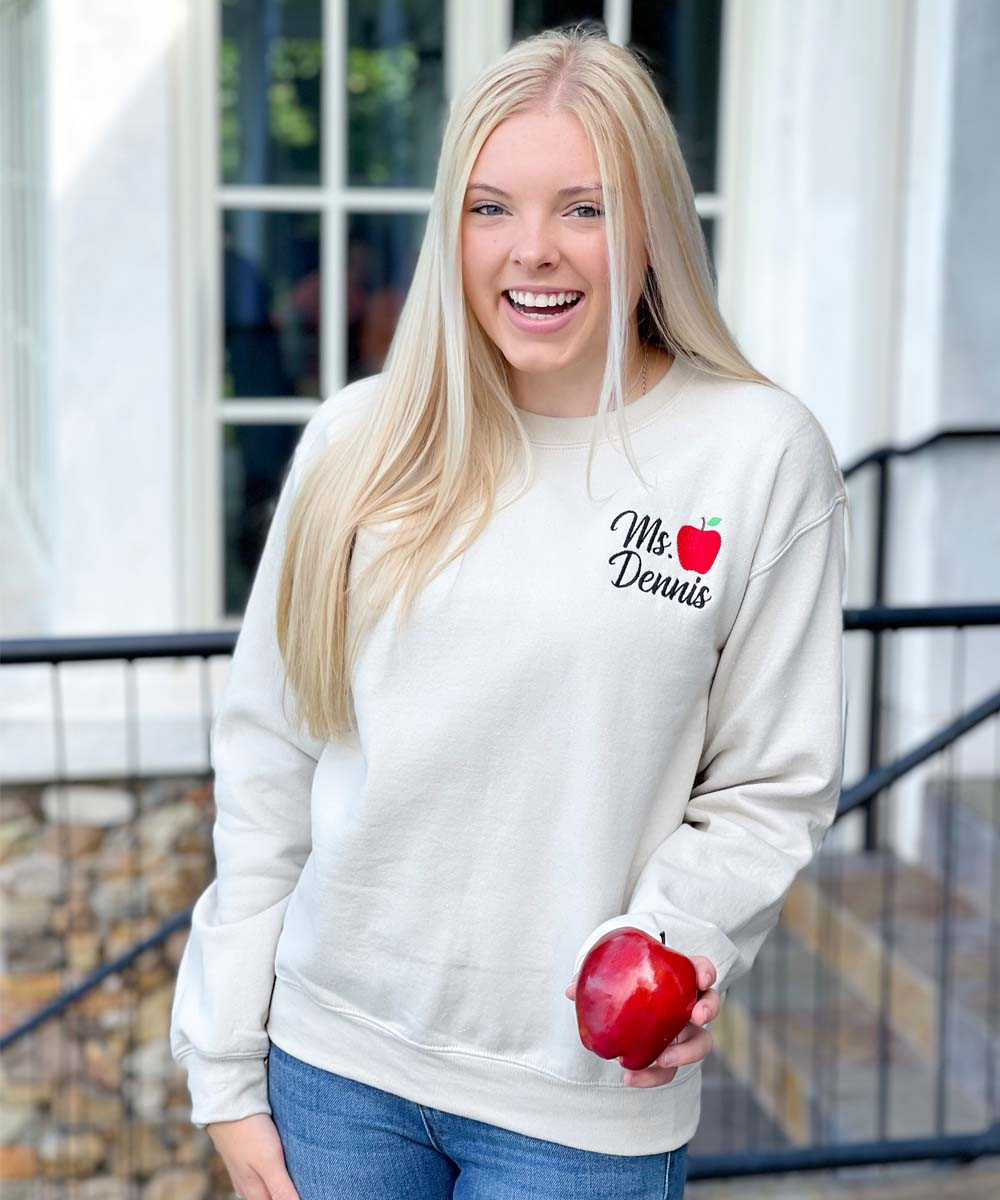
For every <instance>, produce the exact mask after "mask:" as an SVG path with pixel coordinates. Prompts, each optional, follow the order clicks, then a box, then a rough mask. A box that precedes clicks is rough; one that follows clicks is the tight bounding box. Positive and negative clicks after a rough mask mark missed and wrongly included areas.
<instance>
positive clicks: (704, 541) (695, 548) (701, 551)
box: [677, 517, 722, 575]
mask: <svg viewBox="0 0 1000 1200" xmlns="http://www.w3.org/2000/svg"><path fill="white" fill-rule="evenodd" d="M721 520H722V518H721V517H713V518H712V519H711V521H709V525H718V524H719V522H720V521H721ZM721 545H722V535H721V534H720V533H719V531H718V530H717V529H706V528H705V518H704V517H702V518H701V529H696V528H695V527H694V526H693V525H682V526H681V527H680V529H678V531H677V561H678V562H679V563H680V565H681V566H682V567H683V568H684V570H685V571H697V572H698V574H699V575H704V574H705V573H706V572H707V571H710V570H711V569H712V563H714V562H715V556H716V555H717V554H718V553H719V547H720V546H721Z"/></svg>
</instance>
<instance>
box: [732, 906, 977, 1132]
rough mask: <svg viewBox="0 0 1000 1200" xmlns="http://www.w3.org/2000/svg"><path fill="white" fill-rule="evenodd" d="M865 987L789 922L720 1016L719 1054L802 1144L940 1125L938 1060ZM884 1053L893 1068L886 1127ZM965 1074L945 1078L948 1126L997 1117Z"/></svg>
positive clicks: (971, 1126) (968, 1126)
mask: <svg viewBox="0 0 1000 1200" xmlns="http://www.w3.org/2000/svg"><path fill="white" fill-rule="evenodd" d="M876 978H877V971H876ZM864 993H865V988H864V987H862V988H858V987H856V986H854V980H853V977H852V975H851V974H850V972H849V971H848V972H845V973H844V974H841V973H840V972H838V971H837V970H836V969H835V968H834V967H832V966H831V965H830V963H828V962H827V961H826V959H825V956H824V955H823V954H819V953H816V952H815V951H814V948H813V947H812V946H811V945H810V944H809V942H808V941H805V940H803V939H802V938H800V937H799V936H798V935H797V932H796V931H795V929H794V928H792V927H790V926H789V925H787V924H785V923H784V920H783V921H782V923H780V924H779V926H778V927H777V928H776V929H775V930H774V931H773V932H772V934H771V935H770V937H769V938H768V940H767V942H765V944H764V946H763V947H762V949H761V951H760V954H759V955H758V959H757V962H756V964H755V966H754V970H753V973H752V974H751V976H749V977H744V978H743V979H740V980H737V981H736V983H735V984H734V985H733V987H732V988H730V989H729V992H728V995H727V998H726V1001H725V1003H724V1004H723V1007H722V1011H721V1013H720V1014H719V1017H718V1018H717V1019H716V1021H715V1022H714V1024H713V1032H714V1034H715V1039H716V1049H715V1053H717V1054H718V1055H719V1057H720V1058H721V1059H722V1062H723V1065H724V1066H725V1067H726V1069H727V1070H728V1071H730V1072H731V1073H732V1074H733V1075H734V1076H735V1077H736V1078H737V1079H739V1080H740V1081H741V1082H743V1083H744V1085H745V1086H747V1087H750V1088H752V1089H753V1092H754V1095H755V1096H756V1098H757V1101H758V1103H759V1104H760V1105H761V1107H762V1108H763V1110H764V1111H765V1112H766V1113H768V1114H769V1115H770V1116H771V1118H772V1119H773V1121H774V1122H775V1124H776V1125H777V1126H778V1127H779V1129H780V1130H781V1132H782V1134H783V1135H784V1136H785V1137H786V1138H787V1140H788V1141H789V1142H791V1143H793V1144H796V1145H808V1144H811V1143H814V1142H824V1141H825V1142H844V1141H867V1140H871V1139H873V1138H880V1137H886V1138H905V1137H920V1136H924V1135H928V1134H931V1133H933V1132H935V1131H936V1120H935V1117H936V1109H935V1102H936V1088H937V1077H936V1071H935V1065H936V1064H935V1062H934V1061H933V1059H932V1058H931V1057H929V1056H928V1055H927V1054H926V1047H922V1046H920V1045H919V1041H918V1042H917V1044H914V1041H913V1040H911V1039H909V1038H906V1037H903V1036H901V1034H900V1033H899V1031H898V1030H897V1029H895V1028H893V1027H892V1026H891V1025H886V1024H884V1023H882V1022H880V1020H879V1013H878V1009H877V1006H876V1005H875V1004H873V1003H872V1002H871V1001H870V1000H869V999H868V998H866V996H865V994H864ZM883 1047H884V1048H883ZM880 1053H881V1054H884V1055H886V1056H887V1058H888V1062H889V1072H890V1074H889V1086H888V1092H887V1096H886V1119H885V1124H884V1127H880V1121H879V1107H878V1105H879V1094H878V1089H879V1059H880ZM964 1082H965V1080H964V1079H963V1077H962V1075H961V1071H960V1070H959V1069H955V1070H952V1071H950V1072H949V1074H948V1076H947V1077H946V1078H945V1079H944V1080H943V1086H944V1097H945V1120H944V1132H946V1133H957V1132H977V1131H979V1130H981V1129H982V1128H984V1127H985V1126H986V1125H987V1124H988V1123H989V1121H990V1112H989V1106H988V1104H987V1103H986V1102H985V1099H984V1098H983V1096H982V1095H981V1094H979V1095H976V1094H975V1093H973V1094H970V1093H969V1092H968V1091H967V1090H966V1089H965V1088H964V1087H963V1086H962V1084H963V1083H964Z"/></svg>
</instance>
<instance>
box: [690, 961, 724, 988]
mask: <svg viewBox="0 0 1000 1200" xmlns="http://www.w3.org/2000/svg"><path fill="white" fill-rule="evenodd" d="M690 958H691V961H692V962H693V963H694V967H695V971H696V972H697V975H698V987H699V988H701V989H703V990H704V989H706V988H710V987H711V986H712V984H713V983H715V981H716V979H718V972H717V971H716V969H715V964H714V963H713V962H712V960H711V959H710V958H706V957H705V956H704V954H692V955H691V956H690Z"/></svg>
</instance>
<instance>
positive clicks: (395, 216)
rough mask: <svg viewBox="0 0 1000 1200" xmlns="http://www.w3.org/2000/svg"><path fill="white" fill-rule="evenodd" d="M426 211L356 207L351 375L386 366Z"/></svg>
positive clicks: (350, 251)
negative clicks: (360, 210)
mask: <svg viewBox="0 0 1000 1200" xmlns="http://www.w3.org/2000/svg"><path fill="white" fill-rule="evenodd" d="M426 223H427V216H426V214H425V213H351V215H350V218H349V220H348V225H347V299H346V307H347V380H348V382H349V383H350V382H353V381H354V380H355V379H363V378H364V377H365V376H366V375H376V374H377V373H378V372H379V371H381V370H382V365H383V363H384V362H385V356H386V353H387V351H388V349H389V343H390V341H391V340H392V335H393V332H394V331H395V328H396V321H397V319H398V317H399V313H400V310H401V309H402V307H403V301H404V300H405V299H406V293H407V291H408V289H409V287H410V281H411V280H412V278H413V271H414V268H415V267H416V265H417V255H418V254H419V253H420V241H421V239H422V238H423V236H424V226H425V225H426Z"/></svg>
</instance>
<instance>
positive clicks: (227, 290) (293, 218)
mask: <svg viewBox="0 0 1000 1200" xmlns="http://www.w3.org/2000/svg"><path fill="white" fill-rule="evenodd" d="M320 227H321V216H320V214H319V213H315V212H261V211H260V210H259V209H230V210H229V211H228V212H226V213H224V214H223V219H222V255H223V276H224V280H223V281H224V308H225V339H226V344H225V355H224V362H223V381H222V394H223V396H226V397H239V398H242V397H247V398H252V397H255V396H268V397H280V396H308V397H310V398H312V397H317V396H319V394H320V390H321V389H320V361H319V353H320V319H321V309H320Z"/></svg>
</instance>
